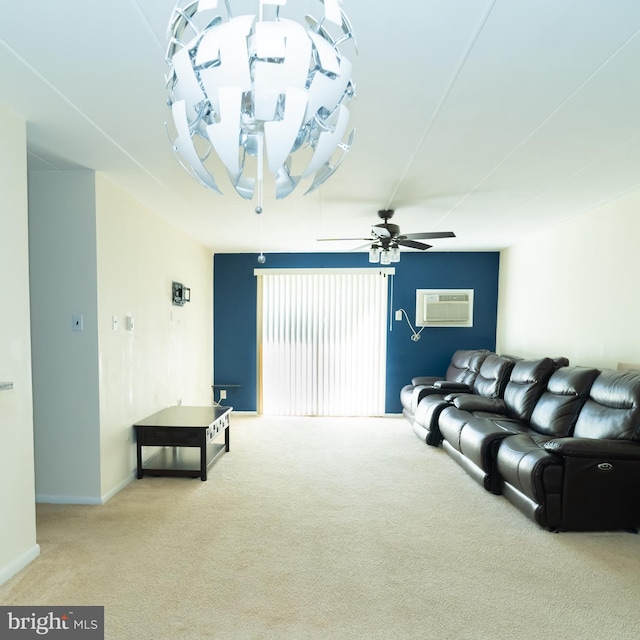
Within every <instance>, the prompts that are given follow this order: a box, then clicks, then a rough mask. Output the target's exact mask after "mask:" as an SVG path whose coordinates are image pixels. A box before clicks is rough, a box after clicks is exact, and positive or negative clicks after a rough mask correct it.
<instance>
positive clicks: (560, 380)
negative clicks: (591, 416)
mask: <svg viewBox="0 0 640 640" xmlns="http://www.w3.org/2000/svg"><path fill="white" fill-rule="evenodd" d="M599 374H600V371H599V370H598V369H591V368H587V367H562V368H560V369H558V370H557V371H556V372H555V373H553V375H552V376H551V377H550V378H549V382H547V388H546V390H545V391H544V393H543V394H542V395H541V396H540V399H539V400H538V402H537V403H536V405H535V407H534V409H533V413H532V414H531V420H530V422H531V426H532V427H533V428H534V429H535V430H536V431H537V432H538V433H541V434H543V435H547V436H551V437H552V438H564V437H565V436H568V435H571V432H572V430H573V427H574V425H575V423H576V420H577V418H578V415H579V412H580V410H581V409H582V407H583V405H584V403H585V401H586V399H587V397H588V396H589V391H590V389H591V385H592V384H593V381H594V380H595V379H596V377H597V376H598V375H599Z"/></svg>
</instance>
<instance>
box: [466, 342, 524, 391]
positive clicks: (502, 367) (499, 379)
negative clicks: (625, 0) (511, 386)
mask: <svg viewBox="0 0 640 640" xmlns="http://www.w3.org/2000/svg"><path fill="white" fill-rule="evenodd" d="M514 364H515V362H514V361H513V360H512V359H511V358H509V357H508V356H498V355H496V354H495V353H490V354H489V355H488V356H487V357H486V358H485V359H484V362H483V363H482V365H481V366H480V371H479V372H478V377H477V378H476V380H475V382H474V383H473V390H474V392H475V393H477V394H478V395H481V396H485V397H487V398H501V397H502V394H503V393H504V388H505V387H506V385H507V382H508V381H509V375H510V374H511V371H512V370H513V366H514Z"/></svg>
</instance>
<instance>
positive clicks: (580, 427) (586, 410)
mask: <svg viewBox="0 0 640 640" xmlns="http://www.w3.org/2000/svg"><path fill="white" fill-rule="evenodd" d="M573 435H574V436H576V437H578V438H606V439H614V440H639V439H640V371H614V370H612V369H605V370H604V371H602V372H601V373H600V375H599V376H598V377H597V378H596V379H595V381H594V383H593V385H592V386H591V391H590V393H589V398H588V399H587V401H586V402H585V405H584V407H583V408H582V410H581V411H580V414H579V415H578V420H577V422H576V427H575V429H574V433H573Z"/></svg>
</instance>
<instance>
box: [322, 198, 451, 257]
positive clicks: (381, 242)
mask: <svg viewBox="0 0 640 640" xmlns="http://www.w3.org/2000/svg"><path fill="white" fill-rule="evenodd" d="M393 214H394V211H393V209H382V210H381V211H378V217H379V218H380V219H381V220H383V222H381V223H380V224H376V225H373V226H372V227H371V237H370V238H318V241H319V242H325V241H339V240H366V241H367V245H364V246H365V247H366V246H368V244H371V249H370V258H372V257H373V253H375V254H376V256H377V255H378V254H379V253H380V252H383V254H385V253H387V252H388V253H390V255H391V261H392V262H397V260H396V259H395V258H396V257H397V258H398V260H399V251H400V247H409V248H411V249H420V250H421V251H424V250H426V249H430V248H431V247H432V246H433V245H430V244H425V243H424V242H417V241H418V240H433V239H436V238H455V237H456V234H455V233H453V231H433V232H424V233H405V234H400V227H399V226H398V225H397V224H392V223H390V222H389V220H390V219H391V218H392V217H393ZM361 248H363V247H358V249H361ZM356 250H357V249H356ZM371 261H372V262H377V260H371Z"/></svg>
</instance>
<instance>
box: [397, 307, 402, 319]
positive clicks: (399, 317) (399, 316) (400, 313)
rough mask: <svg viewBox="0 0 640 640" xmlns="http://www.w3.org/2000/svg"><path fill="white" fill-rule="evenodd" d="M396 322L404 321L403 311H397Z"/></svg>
mask: <svg viewBox="0 0 640 640" xmlns="http://www.w3.org/2000/svg"><path fill="white" fill-rule="evenodd" d="M396 320H402V309H398V310H397V311H396Z"/></svg>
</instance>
